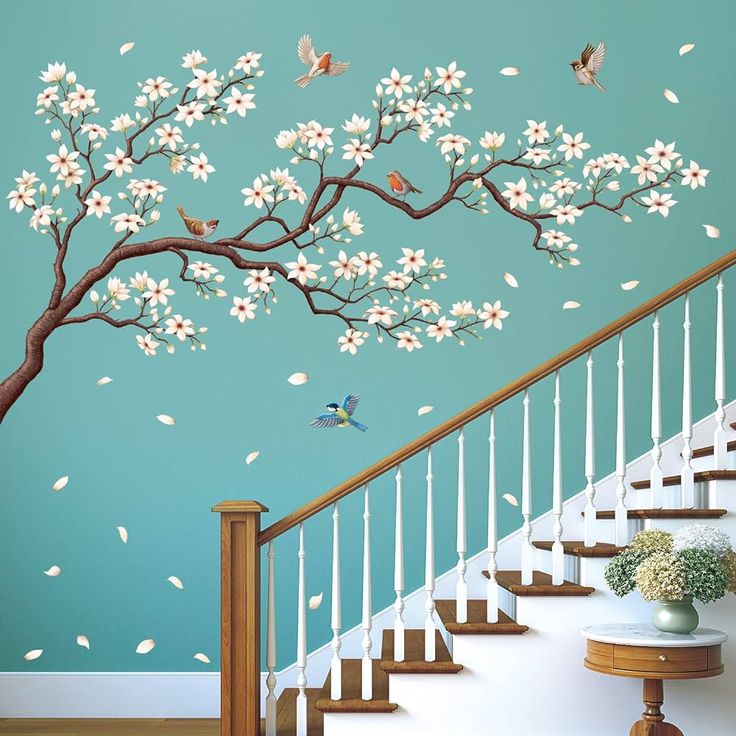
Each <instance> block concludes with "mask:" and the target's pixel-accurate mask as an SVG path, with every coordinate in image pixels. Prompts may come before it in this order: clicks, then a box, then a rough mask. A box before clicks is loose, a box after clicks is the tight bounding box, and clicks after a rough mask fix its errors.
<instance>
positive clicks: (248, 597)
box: [212, 501, 268, 736]
mask: <svg viewBox="0 0 736 736" xmlns="http://www.w3.org/2000/svg"><path fill="white" fill-rule="evenodd" d="M212 511H214V512H215V513H219V514H220V515H221V550H222V561H221V584H222V603H221V618H220V621H221V654H220V673H221V683H220V693H221V695H220V701H221V702H220V734H221V736H259V734H260V727H261V726H260V723H261V714H260V687H261V548H260V545H259V544H258V534H259V533H260V530H261V514H262V513H263V512H264V511H268V509H267V508H266V507H265V506H263V505H261V504H260V503H258V502H257V501H223V502H222V503H219V504H217V506H215V507H214V508H213V509H212Z"/></svg>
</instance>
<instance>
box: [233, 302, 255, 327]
mask: <svg viewBox="0 0 736 736" xmlns="http://www.w3.org/2000/svg"><path fill="white" fill-rule="evenodd" d="M257 308H258V303H257V302H252V301H251V298H250V297H249V296H247V297H245V298H244V299H241V298H240V297H239V296H235V297H233V306H232V308H231V309H230V316H231V317H237V318H238V319H239V320H240V322H241V323H243V322H245V320H247V319H255V318H256V309H257Z"/></svg>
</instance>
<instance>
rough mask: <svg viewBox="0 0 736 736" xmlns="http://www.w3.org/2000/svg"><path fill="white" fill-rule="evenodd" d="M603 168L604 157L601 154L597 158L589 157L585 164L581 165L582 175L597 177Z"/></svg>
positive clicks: (604, 166)
mask: <svg viewBox="0 0 736 736" xmlns="http://www.w3.org/2000/svg"><path fill="white" fill-rule="evenodd" d="M605 169H606V159H605V158H604V157H603V156H598V158H591V159H590V160H589V161H588V162H587V163H586V164H585V166H583V176H584V177H587V176H588V175H589V174H590V175H591V176H594V177H595V178H596V179H597V178H598V177H599V176H600V175H601V174H602V173H603V171H604V170H605Z"/></svg>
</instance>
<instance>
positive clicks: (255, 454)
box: [245, 450, 261, 465]
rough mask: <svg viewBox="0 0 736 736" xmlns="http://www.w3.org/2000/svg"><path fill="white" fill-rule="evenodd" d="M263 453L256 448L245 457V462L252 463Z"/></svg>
mask: <svg viewBox="0 0 736 736" xmlns="http://www.w3.org/2000/svg"><path fill="white" fill-rule="evenodd" d="M260 454H261V453H260V452H258V450H254V451H253V452H249V453H248V456H247V457H246V458H245V464H246V465H250V464H251V463H252V462H253V461H254V460H256V458H257V457H258V456H259V455H260Z"/></svg>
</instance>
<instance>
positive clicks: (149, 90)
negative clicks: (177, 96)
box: [141, 77, 172, 102]
mask: <svg viewBox="0 0 736 736" xmlns="http://www.w3.org/2000/svg"><path fill="white" fill-rule="evenodd" d="M171 87H172V84H171V82H169V81H167V80H166V77H156V78H155V79H154V78H153V77H149V78H148V79H146V81H145V82H144V83H143V87H142V88H141V91H142V92H143V94H144V95H148V99H149V100H151V102H155V101H156V100H157V99H158V98H159V97H160V98H161V99H162V100H163V99H165V98H166V97H168V96H169V95H170V94H171V92H170V91H169V90H170V89H171Z"/></svg>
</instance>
